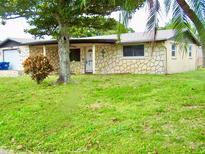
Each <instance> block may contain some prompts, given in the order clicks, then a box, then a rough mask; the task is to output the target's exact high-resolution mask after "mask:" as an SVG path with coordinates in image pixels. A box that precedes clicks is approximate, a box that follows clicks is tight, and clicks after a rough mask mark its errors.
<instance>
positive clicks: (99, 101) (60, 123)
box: [0, 70, 205, 154]
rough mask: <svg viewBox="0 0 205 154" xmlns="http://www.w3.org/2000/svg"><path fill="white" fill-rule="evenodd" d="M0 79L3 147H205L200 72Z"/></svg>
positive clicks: (203, 75)
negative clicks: (66, 80) (60, 80)
mask: <svg viewBox="0 0 205 154" xmlns="http://www.w3.org/2000/svg"><path fill="white" fill-rule="evenodd" d="M55 79H56V77H50V78H49V79H47V80H46V81H45V82H44V83H43V84H41V85H36V84H35V83H34V82H33V81H32V80H30V78H28V77H19V78H0V147H2V148H4V149H12V150H14V151H15V152H33V153H38V152H41V153H116V154H119V153H151V154H152V153H163V154H164V153H205V70H198V71H196V72H190V73H184V74H175V75H167V76H166V75H104V76H101V75H78V76H73V77H72V83H71V84H70V85H61V86H54V85H50V82H52V81H54V80H55Z"/></svg>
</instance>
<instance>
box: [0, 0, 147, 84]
mask: <svg viewBox="0 0 205 154" xmlns="http://www.w3.org/2000/svg"><path fill="white" fill-rule="evenodd" d="M130 2H132V4H133V5H132V6H131V8H132V10H135V9H136V8H138V7H140V6H141V5H142V3H143V0H138V1H136V0H125V1H124V0H123V1H122V0H115V1H114V0H113V2H111V0H15V1H14V0H12V1H11V0H1V1H0V17H1V18H2V19H3V21H5V20H8V19H14V18H19V17H25V18H26V19H27V20H28V23H29V24H30V25H31V26H32V27H33V28H32V29H30V30H28V32H30V33H31V34H33V35H35V36H37V37H42V36H44V35H52V36H56V38H57V40H58V48H59V58H60V71H59V78H58V81H57V82H59V83H68V82H69V81H70V57H69V53H70V50H69V47H70V41H69V40H70V37H71V34H70V33H71V31H72V30H75V29H79V27H86V28H88V29H97V30H100V29H104V30H105V29H106V30H109V29H112V28H110V26H111V27H112V23H113V20H114V19H112V18H109V17H108V15H110V14H111V13H112V12H114V11H119V10H123V9H124V6H125V3H130ZM104 21H106V22H104ZM102 22H103V23H104V24H102ZM96 23H101V24H96Z"/></svg>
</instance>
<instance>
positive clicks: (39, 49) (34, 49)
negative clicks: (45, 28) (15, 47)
mask: <svg viewBox="0 0 205 154" xmlns="http://www.w3.org/2000/svg"><path fill="white" fill-rule="evenodd" d="M29 49H30V53H29V55H30V56H36V55H43V46H30V47H29Z"/></svg>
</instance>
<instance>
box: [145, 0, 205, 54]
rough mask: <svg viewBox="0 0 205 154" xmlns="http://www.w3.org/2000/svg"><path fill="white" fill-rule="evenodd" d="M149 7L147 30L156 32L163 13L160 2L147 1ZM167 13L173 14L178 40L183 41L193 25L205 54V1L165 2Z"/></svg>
mask: <svg viewBox="0 0 205 154" xmlns="http://www.w3.org/2000/svg"><path fill="white" fill-rule="evenodd" d="M145 3H147V4H148V7H149V18H148V22H147V29H148V30H149V31H151V30H152V31H154V32H155V34H156V30H157V28H158V17H159V14H160V11H161V6H160V2H159V0H146V1H145ZM164 4H165V10H166V13H167V14H168V13H170V12H171V13H172V21H173V27H174V28H175V29H176V30H177V38H178V40H179V41H180V40H182V39H183V33H182V32H183V30H184V28H186V29H187V30H189V31H190V32H191V31H192V29H191V26H190V25H193V26H194V27H195V28H196V30H197V33H198V36H199V39H200V41H201V45H202V49H203V52H204V53H205V0H187V1H186V0H164Z"/></svg>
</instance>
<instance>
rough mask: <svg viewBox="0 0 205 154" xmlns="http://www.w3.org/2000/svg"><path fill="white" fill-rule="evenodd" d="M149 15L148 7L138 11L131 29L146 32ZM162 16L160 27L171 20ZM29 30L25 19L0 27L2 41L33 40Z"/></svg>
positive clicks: (131, 21) (12, 21)
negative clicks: (12, 38)
mask: <svg viewBox="0 0 205 154" xmlns="http://www.w3.org/2000/svg"><path fill="white" fill-rule="evenodd" d="M160 1H163V0H160ZM162 12H164V11H162ZM147 14H148V13H147V9H146V7H144V8H141V9H140V10H138V11H137V12H136V13H135V14H134V16H133V18H132V20H130V22H129V27H131V28H133V29H134V30H135V31H136V32H142V31H144V30H145V27H146V22H147ZM111 16H112V17H113V18H115V19H117V20H118V17H119V14H118V13H117V12H115V13H113V14H112V15H111ZM161 16H162V17H161V19H160V22H159V25H160V26H163V25H164V24H165V23H166V22H168V20H169V19H168V17H167V16H165V15H164V14H161ZM27 28H29V25H28V24H27V23H26V20H25V19H23V18H20V19H15V20H10V21H7V24H6V25H0V40H4V39H6V38H8V37H15V38H32V36H31V35H30V34H27V33H25V32H24V29H27Z"/></svg>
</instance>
